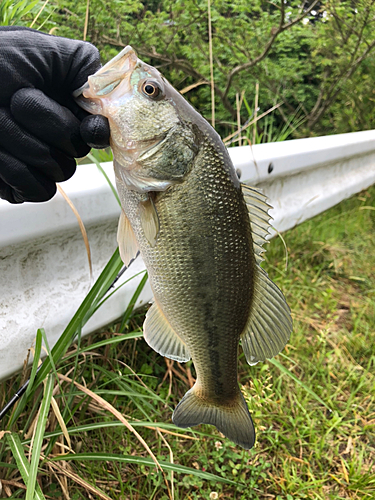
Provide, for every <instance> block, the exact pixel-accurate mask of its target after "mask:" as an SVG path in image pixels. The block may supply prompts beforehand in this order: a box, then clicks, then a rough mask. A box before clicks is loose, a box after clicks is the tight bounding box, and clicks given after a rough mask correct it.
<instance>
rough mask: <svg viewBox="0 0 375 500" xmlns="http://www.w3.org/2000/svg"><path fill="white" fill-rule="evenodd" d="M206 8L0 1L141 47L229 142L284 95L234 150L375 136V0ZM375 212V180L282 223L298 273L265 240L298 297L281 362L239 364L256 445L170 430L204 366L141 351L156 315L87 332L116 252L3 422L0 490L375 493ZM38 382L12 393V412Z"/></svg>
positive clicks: (116, 499) (71, 31)
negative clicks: (327, 206) (314, 213)
mask: <svg viewBox="0 0 375 500" xmlns="http://www.w3.org/2000/svg"><path fill="white" fill-rule="evenodd" d="M208 5H209V4H208V3H207V2H206V1H198V0H186V1H169V0H161V1H156V0H155V1H149V2H146V1H144V2H139V1H137V0H121V1H120V0H87V1H86V2H83V1H81V2H77V1H74V0H46V1H42V2H41V1H37V0H34V1H31V2H30V1H27V0H19V1H12V0H3V1H2V3H1V4H0V24H2V25H9V24H10V25H11V24H15V25H25V26H32V27H34V28H36V29H41V30H43V31H46V32H51V33H53V34H57V35H62V36H68V37H72V38H80V39H87V40H88V41H91V42H92V43H94V44H95V45H96V46H97V47H98V48H99V50H100V51H101V54H102V58H103V62H105V61H106V60H108V59H110V58H111V57H112V56H114V55H115V54H116V53H117V52H118V51H119V50H120V49H121V48H122V47H123V46H124V45H127V44H131V45H132V46H133V47H134V48H135V49H136V50H137V51H138V53H139V54H140V56H141V57H142V58H143V59H144V60H146V61H147V62H149V63H151V64H152V65H154V66H157V67H158V68H159V69H160V70H161V71H162V72H163V73H164V74H165V75H166V76H167V78H168V79H169V80H170V81H171V82H172V83H173V85H174V86H175V87H176V88H177V89H179V90H180V91H182V92H183V93H184V95H185V97H186V98H187V99H188V100H189V101H190V102H191V103H192V104H193V105H194V106H195V107H196V108H197V109H198V110H199V111H200V112H201V113H202V114H203V115H204V116H205V117H206V118H207V119H208V120H209V121H212V120H213V118H214V119H215V126H216V128H217V130H218V131H219V133H220V134H221V135H222V137H223V138H228V136H230V135H232V134H235V133H236V132H238V131H239V130H240V131H241V130H242V128H243V127H244V126H245V125H246V124H248V123H250V122H251V121H252V120H253V119H254V118H255V116H256V115H257V116H259V115H261V114H263V113H265V112H267V111H269V110H271V109H272V108H273V107H274V106H277V105H279V107H277V109H275V110H273V111H272V112H270V113H269V114H267V115H266V116H265V117H264V118H263V119H262V120H259V121H258V122H257V124H256V127H253V126H250V127H248V128H246V129H245V130H244V131H241V132H240V133H238V134H237V135H234V137H233V139H227V142H228V143H230V142H231V141H233V140H234V142H231V144H232V145H236V144H241V143H242V144H245V143H249V142H251V143H254V142H270V141H272V140H284V139H286V138H298V137H306V136H314V135H329V134H335V133H344V132H352V131H356V130H365V129H371V128H375V127H374V125H375V123H374V113H373V109H374V108H373V105H372V103H373V100H374V98H375V97H374V95H375V94H374V88H373V87H374V86H373V81H374V76H375V75H374V71H375V69H374V68H375V66H374V48H375V29H374V23H375V0H357V1H354V0H353V1H346V0H343V1H341V0H327V1H312V0H307V1H303V0H299V1H293V0H291V1H289V0H287V1H281V0H275V1H261V0H253V1H251V2H250V1H248V0H232V1H224V0H212V1H211V6H210V9H209V8H208ZM209 13H210V16H211V20H212V21H211V25H212V35H211V36H210V34H209V28H208V14H209ZM211 44H212V55H213V57H212V64H211V61H210V45H211ZM211 73H212V76H213V82H214V91H215V92H214V93H215V98H214V104H215V106H214V110H215V116H214V117H213V108H212V103H211ZM374 206H375V190H374V188H372V189H369V190H367V191H366V192H364V193H361V194H359V195H357V196H355V197H353V198H352V199H351V200H346V201H345V202H343V203H341V204H340V205H338V206H337V207H334V208H333V209H331V210H329V211H327V212H326V213H324V214H321V215H320V216H318V217H316V218H314V219H313V220H311V221H307V222H305V223H304V224H302V225H301V226H299V227H298V228H296V229H294V230H292V231H289V232H288V233H286V235H284V237H285V239H286V241H287V246H288V249H289V265H288V268H287V269H285V261H284V250H283V246H282V244H281V241H279V240H276V241H273V242H272V243H271V245H270V247H271V248H270V250H269V252H268V253H267V259H266V262H265V266H264V267H265V268H266V269H267V271H268V272H269V274H270V275H271V277H272V278H273V279H274V280H275V281H276V282H277V284H278V285H279V287H280V288H281V289H282V290H283V291H284V293H285V295H286V298H287V300H288V303H289V304H290V306H291V309H292V311H293V317H294V334H293V340H292V342H291V344H290V345H289V346H288V347H287V349H286V350H285V351H284V353H283V354H282V355H280V356H279V357H278V358H277V359H276V360H272V361H269V362H267V363H263V364H261V365H258V366H256V367H252V368H250V367H249V366H248V365H246V362H245V360H244V359H243V356H242V355H241V357H240V383H241V385H242V389H243V393H244V395H245V397H246V399H247V401H248V404H249V407H250V410H251V412H252V414H253V417H254V421H255V425H256V428H257V431H258V441H257V444H256V446H255V448H254V449H253V450H251V451H250V452H245V451H243V450H240V449H237V448H236V447H234V446H232V444H231V443H230V442H228V441H227V440H225V439H222V437H221V436H220V435H219V434H218V433H217V432H216V430H215V429H213V428H212V427H209V426H201V427H199V428H196V429H194V430H192V431H190V430H185V431H182V430H180V429H177V428H176V427H174V426H173V425H172V424H170V416H171V412H172V410H173V408H174V407H175V405H176V404H177V402H178V401H179V399H180V398H181V396H182V394H183V393H184V392H185V390H186V388H187V387H189V385H191V383H192V380H193V378H194V368H193V366H192V365H191V364H184V365H179V364H178V363H173V362H169V361H168V360H163V359H162V358H161V357H160V356H158V355H157V354H156V353H154V352H153V351H152V350H150V349H149V348H148V347H147V345H146V344H145V343H144V342H143V341H142V339H141V338H140V337H141V335H142V333H141V328H140V327H141V325H142V322H143V318H144V311H140V312H139V311H138V312H136V313H132V304H130V305H129V307H128V308H127V309H126V310H125V311H124V315H123V317H122V318H121V321H120V322H119V323H118V324H115V325H111V326H110V327H108V329H106V330H105V331H103V332H99V333H98V334H96V335H93V336H91V337H90V338H88V339H84V340H82V341H81V339H80V331H81V328H82V325H83V324H84V323H85V322H86V321H87V319H88V318H89V317H90V315H92V314H93V313H94V312H95V310H96V309H97V307H100V304H101V302H102V300H105V292H106V290H107V288H108V285H109V284H110V283H111V280H112V279H113V278H114V277H115V276H116V274H117V272H118V270H119V269H120V267H121V262H120V260H119V256H118V254H117V253H115V255H114V256H113V258H112V259H111V261H110V262H109V264H108V266H107V268H106V269H105V270H104V271H103V274H102V276H101V277H100V278H99V280H98V282H97V283H96V284H95V285H94V287H93V289H92V291H91V292H90V294H89V295H88V297H87V298H86V299H85V302H84V303H83V304H82V306H81V307H80V308H79V310H78V312H77V314H76V315H75V317H74V318H72V321H71V323H70V324H69V325H68V326H67V329H66V330H65V331H64V332H63V335H62V337H61V342H59V344H58V345H57V347H55V348H54V349H53V350H52V352H49V356H48V358H47V361H46V362H45V363H44V364H43V367H42V369H41V370H40V371H39V373H38V374H36V368H37V363H36V362H34V364H33V369H32V372H31V383H30V384H29V387H28V390H27V393H26V395H25V396H24V397H23V398H22V400H21V402H20V403H19V404H18V406H16V408H15V410H14V411H13V413H12V414H11V415H9V416H8V417H7V418H6V419H5V420H4V421H3V422H2V423H1V425H2V427H1V428H0V429H1V430H0V497H1V496H3V497H4V498H26V500H32V499H34V498H37V499H38V500H39V499H41V500H43V499H44V498H46V499H47V498H56V499H60V498H61V499H64V500H68V499H71V500H78V499H86V498H102V499H106V500H108V499H112V500H128V499H131V500H133V499H134V500H143V499H144V500H146V499H147V500H154V499H155V500H164V499H169V500H172V499H176V500H177V499H194V500H197V499H209V500H214V499H218V498H221V499H224V498H233V499H238V500H240V499H241V500H248V499H262V500H263V499H268V498H271V499H272V498H274V499H276V500H294V499H296V500H299V499H332V500H336V499H349V498H350V499H364V500H365V499H368V500H370V499H373V498H375V465H374V464H375V437H374V436H375V433H374V431H375V376H374V371H375V347H374V342H373V335H374V333H373V332H374V328H375V320H374V317H375V314H374V313H375V271H374V270H375V260H374V252H373V248H374V243H375V241H374V234H375V231H374V230H375V211H374ZM145 279H146V277H145V278H144V280H143V282H144V281H145ZM135 298H136V297H134V300H135ZM43 336H44V332H43V330H40V331H38V334H37V340H36V344H35V358H36V359H38V358H39V355H40V351H41V345H42V339H43ZM72 337H74V342H73V343H72V342H71V339H72ZM49 371H51V373H50V374H48V372H49ZM26 376H29V373H28V372H26V371H25V372H24V373H23V374H22V375H19V376H17V377H15V378H13V379H11V380H9V381H7V382H6V383H3V384H2V385H1V386H0V406H2V405H3V404H5V402H7V401H9V399H10V397H11V396H12V395H13V394H14V391H15V389H16V388H17V387H19V386H20V384H21V382H22V381H23V380H25V377H26ZM72 381H73V383H72ZM137 431H139V433H140V434H141V436H142V437H141V436H140V435H138V434H137ZM155 461H156V462H158V463H159V464H160V465H161V466H162V468H163V472H161V471H160V469H158V468H157V467H155V466H154V463H155ZM25 485H26V486H25ZM25 491H26V493H25Z"/></svg>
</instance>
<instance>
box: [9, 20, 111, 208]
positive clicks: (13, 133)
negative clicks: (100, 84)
mask: <svg viewBox="0 0 375 500" xmlns="http://www.w3.org/2000/svg"><path fill="white" fill-rule="evenodd" d="M99 67H100V61H99V52H98V50H97V49H96V48H95V47H94V46H93V45H91V44H89V43H86V42H81V41H77V40H69V39H67V38H61V37H57V36H51V35H47V34H45V33H41V32H39V31H35V30H31V29H28V28H20V27H6V28H4V27H3V28H0V198H4V199H6V200H8V201H9V202H11V203H22V202H24V201H46V200H49V199H50V198H52V196H53V195H54V194H55V192H56V184H55V183H56V182H61V181H64V180H66V179H69V178H70V177H71V176H72V175H73V174H74V172H75V169H76V162H75V160H74V158H75V157H81V156H85V155H86V154H87V153H88V152H89V150H90V146H92V147H100V148H102V147H106V146H108V145H109V126H108V121H107V119H106V118H104V117H103V116H100V115H95V116H94V115H88V114H87V113H86V112H85V111H83V110H82V109H81V108H80V107H79V106H78V105H77V104H76V103H75V101H74V99H73V97H72V93H73V91H74V90H76V89H78V88H79V87H81V86H82V85H83V84H84V83H85V82H86V81H87V77H88V76H89V75H91V74H93V73H94V72H95V71H96V70H97V69H99Z"/></svg>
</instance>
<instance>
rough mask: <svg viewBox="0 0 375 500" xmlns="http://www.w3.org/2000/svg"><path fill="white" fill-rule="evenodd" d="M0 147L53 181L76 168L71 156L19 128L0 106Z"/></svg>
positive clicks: (64, 178) (59, 180) (9, 114)
mask: <svg viewBox="0 0 375 500" xmlns="http://www.w3.org/2000/svg"><path fill="white" fill-rule="evenodd" d="M0 147H1V148H2V149H3V150H5V151H6V152H8V153H9V154H10V155H12V156H14V157H15V158H17V159H18V160H19V161H21V162H22V163H25V164H26V165H28V166H31V167H35V169H36V170H38V171H39V172H40V173H41V174H44V176H45V177H47V178H48V179H51V180H52V181H55V182H61V181H65V180H66V179H69V178H70V177H71V176H72V175H73V174H74V172H75V169H76V162H75V161H74V159H73V158H71V157H69V156H67V155H65V154H64V153H62V152H61V151H59V150H58V149H56V148H54V147H53V146H48V145H47V144H45V143H44V142H42V141H40V140H39V139H37V138H36V137H34V136H33V135H31V134H29V133H28V132H27V131H26V130H24V129H23V128H21V126H20V125H18V123H17V122H15V121H14V119H13V117H12V115H11V113H10V111H9V110H8V109H7V108H0Z"/></svg>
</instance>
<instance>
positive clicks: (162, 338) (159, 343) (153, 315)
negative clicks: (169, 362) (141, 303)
mask: <svg viewBox="0 0 375 500" xmlns="http://www.w3.org/2000/svg"><path fill="white" fill-rule="evenodd" d="M143 335H144V339H145V341H146V342H147V343H148V345H149V346H150V347H152V348H153V349H154V350H155V351H156V352H158V353H159V354H161V355H162V356H165V357H166V358H170V359H174V360H175V361H179V362H186V361H189V359H190V352H189V349H188V348H187V345H186V344H185V342H184V341H183V340H182V339H181V337H180V336H179V335H178V334H177V333H176V332H175V331H174V330H173V328H172V327H171V325H170V324H169V322H168V320H167V318H166V317H165V316H164V314H163V312H162V311H161V310H160V308H159V306H158V305H157V303H156V302H154V303H153V304H152V306H151V307H150V309H149V310H148V312H147V314H146V320H145V322H144V324H143Z"/></svg>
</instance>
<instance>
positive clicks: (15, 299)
mask: <svg viewBox="0 0 375 500" xmlns="http://www.w3.org/2000/svg"><path fill="white" fill-rule="evenodd" d="M229 152H230V155H231V158H232V160H233V163H234V165H235V167H236V168H237V169H238V170H239V171H240V172H241V181H243V182H246V183H248V184H250V185H253V186H258V187H259V188H261V189H262V190H263V192H264V193H265V194H266V195H267V196H268V198H269V200H270V203H271V205H272V206H273V207H274V209H273V210H272V211H271V215H272V216H273V218H274V222H273V225H274V227H275V228H276V229H277V230H279V231H285V230H286V229H289V228H291V227H293V226H295V225H297V224H299V223H300V222H302V221H304V220H306V219H308V218H310V217H313V216H314V215H316V214H318V213H320V212H323V211H324V210H326V209H327V208H329V207H331V206H333V205H335V204H336V203H338V202H340V201H341V200H343V199H344V198H348V197H349V196H351V195H352V194H354V193H357V192H359V191H361V190H362V189H365V188H367V187H369V186H370V185H372V184H374V183H375V130H370V131H365V132H355V133H351V134H342V135H334V136H325V137H317V138H309V139H298V140H292V141H285V142H277V143H269V144H261V145H256V146H253V147H252V148H250V147H249V146H243V147H237V148H231V149H229ZM103 167H104V169H105V171H106V173H107V174H108V176H109V177H110V179H111V180H112V181H113V182H114V175H113V171H112V164H111V163H107V164H104V165H103ZM63 188H64V190H65V192H66V193H67V194H68V196H69V198H70V199H71V200H72V202H73V203H74V205H75V206H76V208H77V210H78V212H79V214H80V216H81V218H82V220H83V222H84V224H85V226H86V230H87V233H88V237H89V242H90V246H91V252H92V261H93V275H94V279H96V278H97V276H98V275H99V273H100V271H101V270H102V269H103V267H104V265H105V264H106V263H107V261H108V259H109V258H110V256H111V255H112V253H113V252H114V250H115V248H116V230H117V221H118V217H119V211H120V210H119V206H118V204H117V202H116V200H115V198H114V196H113V193H112V192H111V190H110V188H109V186H108V184H107V182H106V180H105V179H104V177H103V175H102V174H101V173H100V172H99V171H98V169H97V167H96V166H95V165H81V166H79V167H78V169H77V173H76V174H75V175H74V176H73V177H72V179H70V180H69V181H67V182H65V183H64V184H63ZM142 268H143V262H142V260H141V259H140V258H138V259H137V260H136V261H135V262H134V263H133V264H132V265H131V267H130V269H129V270H128V271H127V272H126V273H125V275H124V276H123V277H122V279H121V280H120V281H119V282H118V285H120V284H121V283H123V282H124V280H126V279H128V278H129V277H130V276H132V275H134V274H135V273H136V272H139V271H140V270H141V269H142ZM0 277H1V278H0V379H4V378H6V377H7V376H9V375H11V374H12V373H14V372H16V371H17V370H19V369H20V368H21V367H22V365H23V362H24V359H25V358H26V355H27V352H28V349H29V348H30V347H31V346H32V344H33V341H34V339H35V336H36V331H37V329H38V328H41V327H43V328H44V329H45V331H46V333H47V337H48V339H49V344H50V346H51V347H52V345H53V344H54V343H55V342H56V340H57V339H58V337H59V336H60V335H61V333H62V331H63V330H64V328H65V327H66V325H67V324H68V322H69V320H70V319H71V318H72V316H73V314H74V313H75V311H76V309H77V307H78V306H79V304H80V303H81V301H82V300H83V299H84V297H85V295H86V294H87V292H88V290H89V288H90V286H91V284H92V283H91V282H90V278H89V269H88V262H87V254H86V249H85V245H84V242H83V239H82V236H81V233H80V231H79V228H78V224H77V220H76V218H75V216H74V215H73V213H72V211H71V209H70V208H69V206H68V205H67V203H66V201H65V200H64V199H63V197H62V196H61V195H60V194H59V193H58V194H57V195H56V196H55V197H54V198H53V199H52V200H51V201H49V202H46V203H41V204H32V203H25V204H22V205H10V204H9V203H7V202H5V201H2V200H0ZM139 280H140V278H138V279H134V280H131V281H130V282H129V284H127V285H126V286H124V287H122V288H121V290H119V291H118V292H117V293H116V294H114V295H113V297H112V298H111V299H109V300H108V301H107V302H106V303H105V304H104V305H103V306H102V307H101V308H100V309H99V310H98V312H97V313H96V314H95V315H94V316H93V317H92V318H91V320H90V321H89V322H88V324H87V325H86V326H85V328H84V330H83V333H84V334H85V333H86V334H87V333H89V332H92V331H94V330H96V329H98V328H101V327H103V326H105V325H106V324H108V323H110V322H112V321H114V320H115V319H117V318H119V317H120V316H121V314H122V313H123V311H124V308H125V307H126V305H127V303H128V301H129V299H130V297H131V296H132V294H133V292H134V290H135V287H136V286H137V285H138V283H139ZM151 296H152V295H151V290H150V288H149V287H148V286H146V288H145V289H144V291H143V293H142V295H141V297H140V300H139V302H138V305H139V304H142V303H146V302H147V301H149V300H150V299H151Z"/></svg>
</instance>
